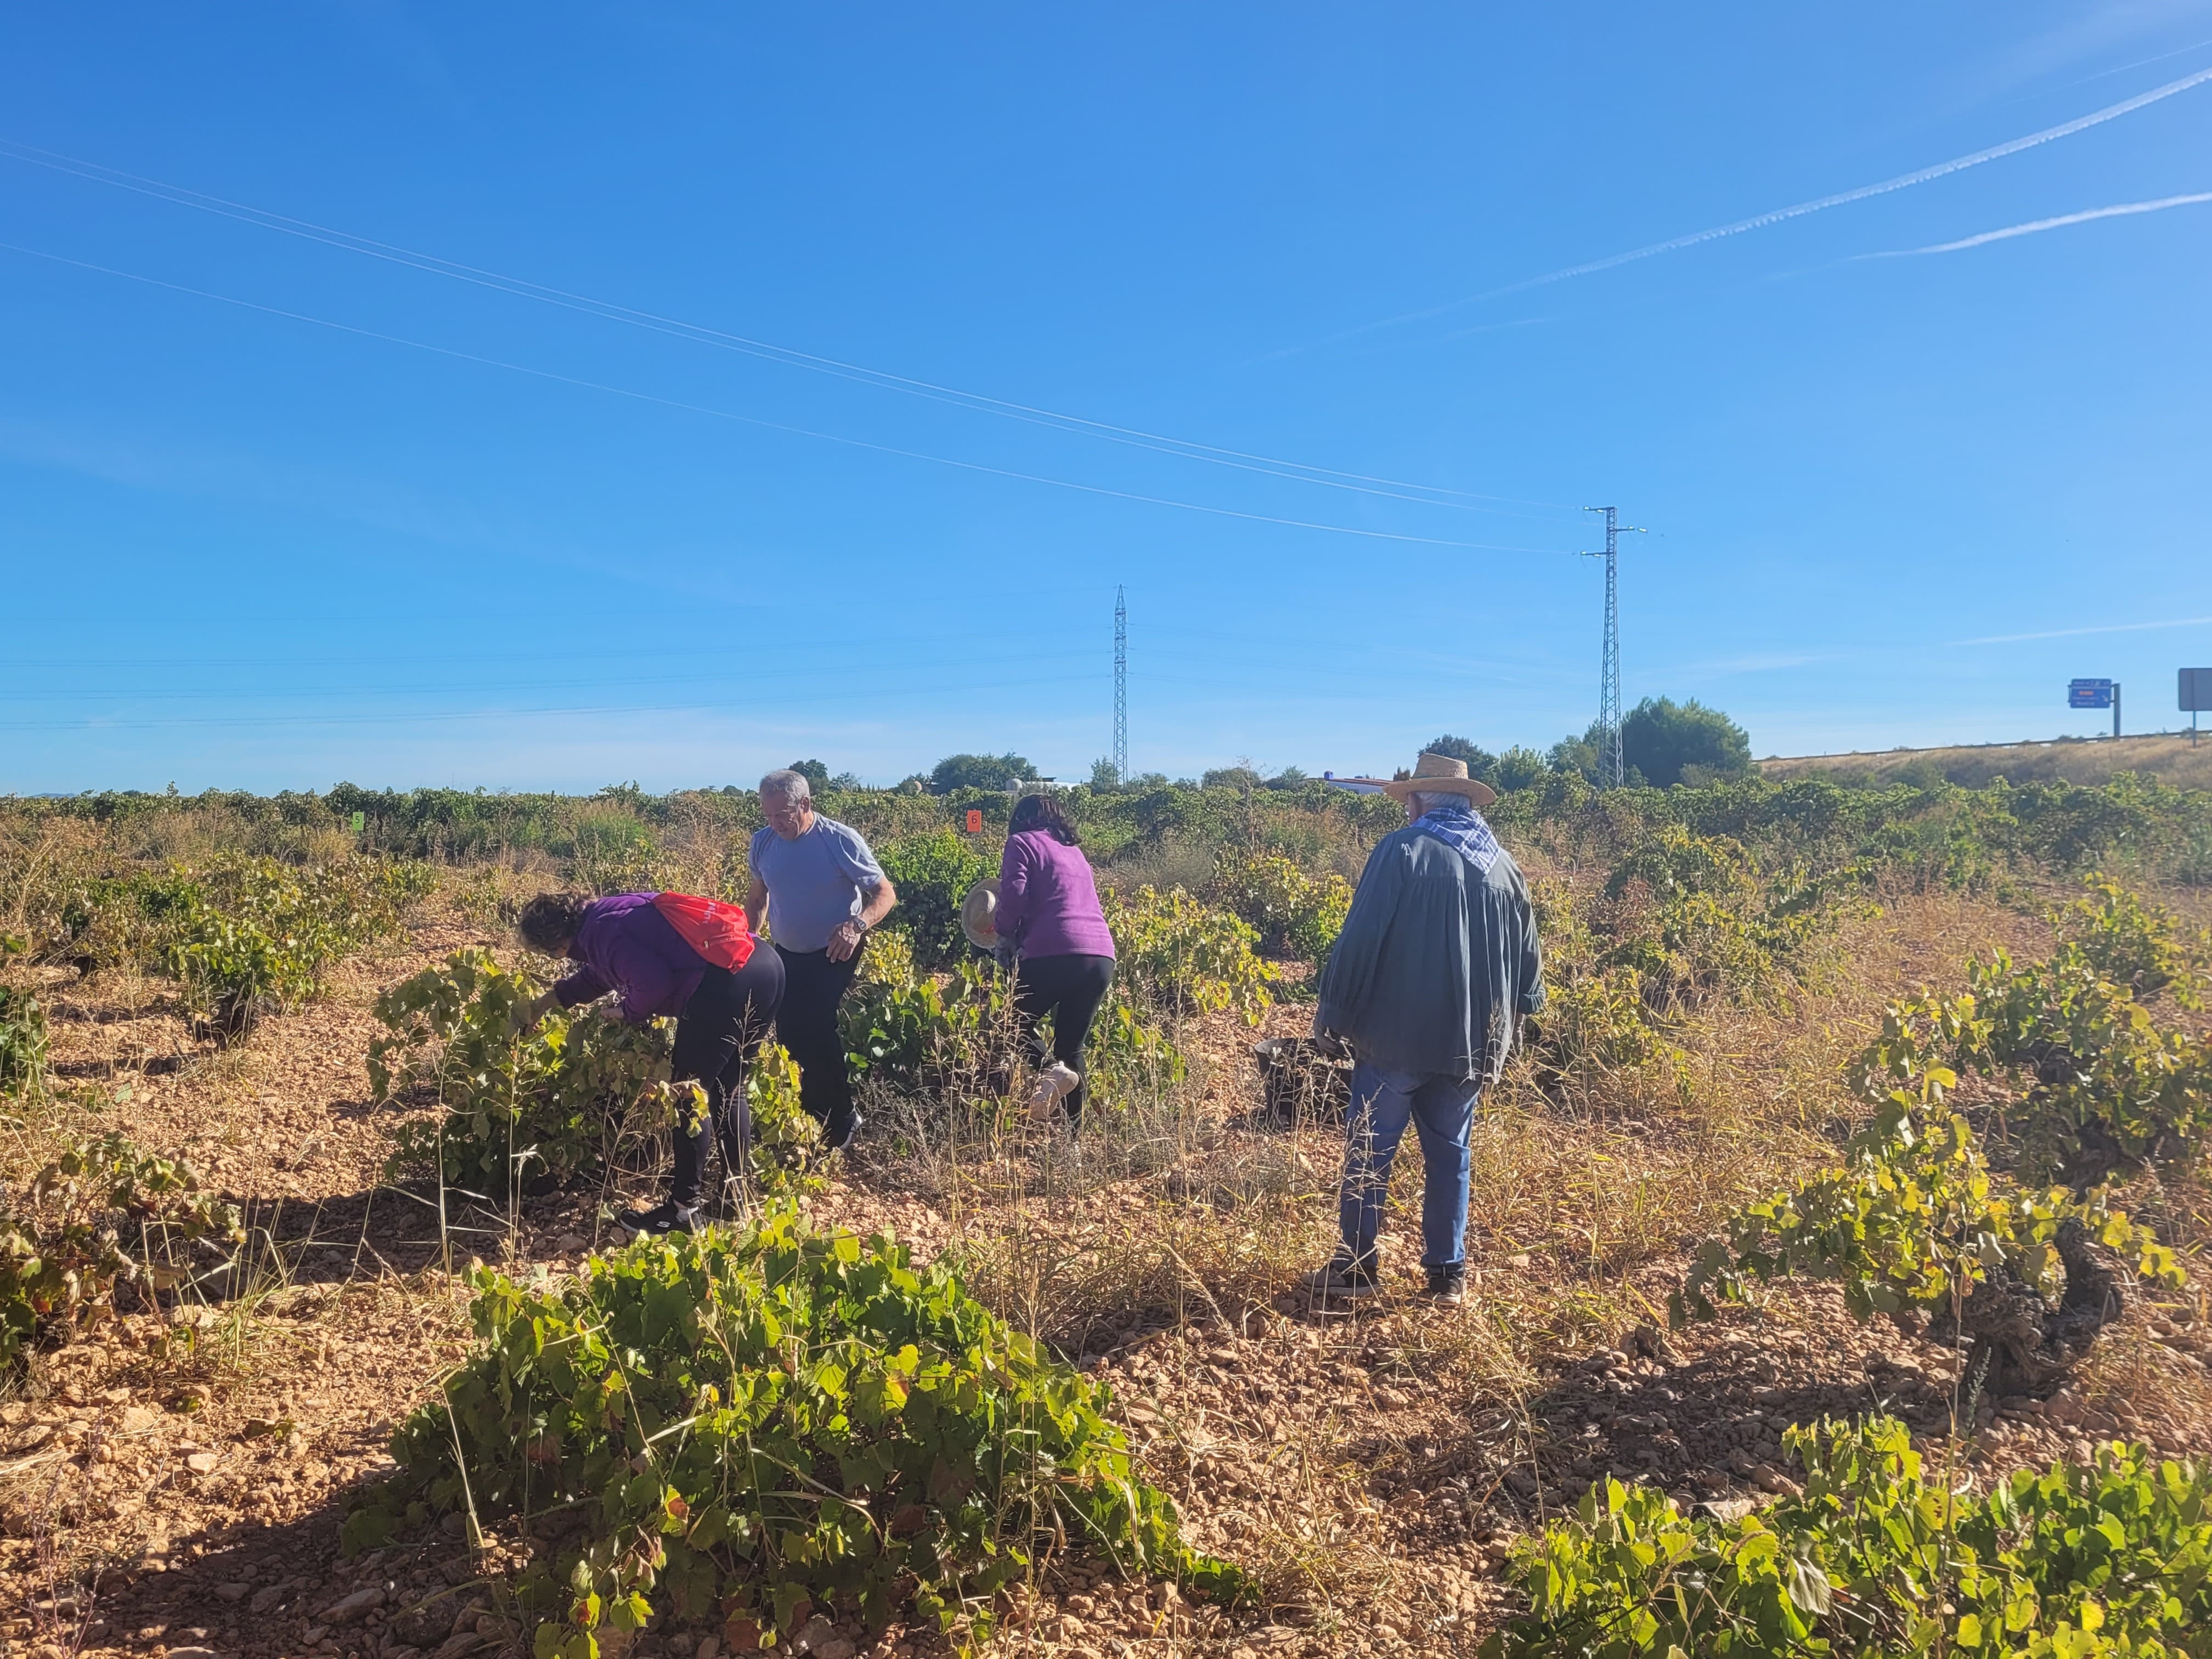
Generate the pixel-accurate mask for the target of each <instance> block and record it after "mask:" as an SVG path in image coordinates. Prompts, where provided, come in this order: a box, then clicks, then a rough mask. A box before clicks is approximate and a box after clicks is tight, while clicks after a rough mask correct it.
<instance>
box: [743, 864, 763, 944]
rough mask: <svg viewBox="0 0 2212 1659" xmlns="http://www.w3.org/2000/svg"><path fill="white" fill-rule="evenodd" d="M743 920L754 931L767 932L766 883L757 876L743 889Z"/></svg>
mask: <svg viewBox="0 0 2212 1659" xmlns="http://www.w3.org/2000/svg"><path fill="white" fill-rule="evenodd" d="M745 921H747V922H748V923H749V924H750V926H751V927H752V930H753V932H755V933H766V932H768V884H767V883H766V882H764V881H763V880H762V879H761V878H759V877H758V876H755V877H754V878H753V880H752V885H750V887H748V888H746V889H745Z"/></svg>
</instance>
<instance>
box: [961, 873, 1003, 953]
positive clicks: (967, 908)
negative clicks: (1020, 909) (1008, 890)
mask: <svg viewBox="0 0 2212 1659" xmlns="http://www.w3.org/2000/svg"><path fill="white" fill-rule="evenodd" d="M998 910H999V878H997V877H996V876H986V877H984V878H983V879H982V880H981V881H979V882H977V883H976V884H975V885H974V886H973V887H970V888H969V890H968V896H967V897H966V898H964V899H962V900H961V901H960V931H961V932H962V933H965V934H967V935H968V942H969V944H970V945H974V946H975V948H976V949H977V950H979V951H995V950H997V949H998V948H999V930H998V929H997V928H996V927H993V926H992V925H991V919H992V918H993V917H994V915H997V914H998Z"/></svg>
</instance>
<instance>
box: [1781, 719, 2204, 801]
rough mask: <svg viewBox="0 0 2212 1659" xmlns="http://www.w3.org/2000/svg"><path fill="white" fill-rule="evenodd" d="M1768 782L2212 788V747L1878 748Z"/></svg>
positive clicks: (2155, 737) (2069, 742)
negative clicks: (1850, 779) (2124, 780)
mask: <svg viewBox="0 0 2212 1659" xmlns="http://www.w3.org/2000/svg"><path fill="white" fill-rule="evenodd" d="M1759 771H1760V772H1761V773H1762V774H1764V775H1765V776H1766V777H1768V778H1771V779H1773V780H1775V781H1782V780H1784V779H1789V778H1801V777H1817V776H1819V775H1821V774H1823V773H1840V774H1844V775H1850V776H1854V777H1865V778H1871V779H1873V780H1875V781H1878V782H1882V783H1893V782H1895V781H1898V780H1899V779H1900V778H1911V779H1913V780H1918V779H1921V778H1923V777H1924V778H1942V779H1945V780H1947V781H1949V782H1952V783H1955V784H1958V785H1960V786H1961V787H1965V788H1968V789H1978V788H1979V787H1981V786H1982V785H1984V784H1985V783H1987V782H1989V781H1990V780H1991V779H1992V778H2005V779H2008V780H2009V781H2012V782H2014V783H2060V782H2063V783H2086V784H2100V783H2110V782H2111V781H2112V778H2113V776H2114V775H2116V774H2118V773H2121V772H2148V773H2152V774H2154V775H2156V776H2157V778H2158V781H2160V782H2161V783H2166V784H2171V785H2172V786H2173V787H2176V788H2180V789H2206V788H2212V742H2205V743H2201V744H2192V743H2191V742H2190V740H2189V734H2188V733H2187V732H2158V733H2154V734H2151V735H2148V736H2144V737H2134V738H2091V739H2087V740H2083V739H2080V738H2060V739H2057V741H2054V742H2047V743H1991V744H1966V745H1962V746H1960V747H1958V748H1954V749H1878V750H1867V751H1864V752H1859V753H1851V754H1841V755H1800V756H1793V757H1786V758H1784V757H1777V758H1775V759H1772V760H1764V761H1761V762H1760V763H1759Z"/></svg>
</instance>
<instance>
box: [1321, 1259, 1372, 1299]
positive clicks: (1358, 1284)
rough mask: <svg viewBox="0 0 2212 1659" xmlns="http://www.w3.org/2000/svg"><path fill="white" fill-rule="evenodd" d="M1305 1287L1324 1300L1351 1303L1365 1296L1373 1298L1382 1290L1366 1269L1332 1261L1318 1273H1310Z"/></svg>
mask: <svg viewBox="0 0 2212 1659" xmlns="http://www.w3.org/2000/svg"><path fill="white" fill-rule="evenodd" d="M1305 1287H1306V1289H1308V1290H1309V1291H1312V1292H1314V1294H1315V1295H1316V1296H1319V1297H1322V1298H1323V1299H1324V1300H1329V1301H1339V1302H1351V1301H1356V1300H1358V1298H1359V1297H1363V1296H1372V1295H1374V1294H1375V1292H1376V1291H1378V1290H1380V1289H1381V1288H1382V1286H1380V1285H1377V1284H1376V1282H1375V1275H1374V1274H1373V1273H1370V1271H1369V1270H1368V1269H1366V1268H1365V1267H1353V1266H1352V1264H1351V1263H1349V1262H1345V1261H1332V1262H1330V1263H1329V1264H1328V1266H1327V1267H1323V1268H1322V1269H1321V1270H1320V1271H1319V1272H1318V1273H1308V1274H1307V1275H1306V1277H1305Z"/></svg>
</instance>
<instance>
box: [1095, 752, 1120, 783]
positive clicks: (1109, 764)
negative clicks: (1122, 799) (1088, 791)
mask: <svg viewBox="0 0 2212 1659" xmlns="http://www.w3.org/2000/svg"><path fill="white" fill-rule="evenodd" d="M1091 787H1092V788H1093V789H1097V790H1101V791H1103V790H1108V789H1119V788H1120V787H1121V773H1119V772H1118V771H1116V770H1115V768H1114V762H1113V759H1112V757H1110V756H1106V755H1101V756H1100V757H1098V758H1097V760H1095V761H1093V762H1091Z"/></svg>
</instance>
